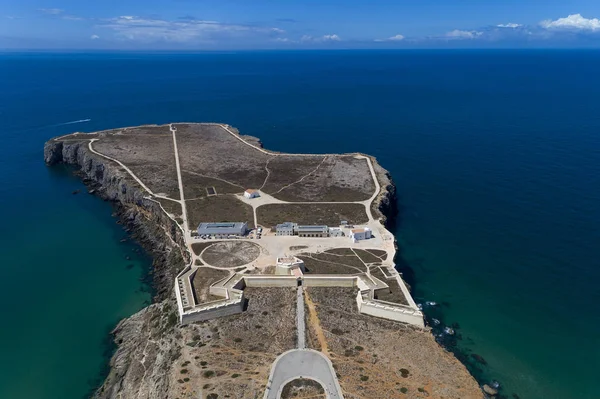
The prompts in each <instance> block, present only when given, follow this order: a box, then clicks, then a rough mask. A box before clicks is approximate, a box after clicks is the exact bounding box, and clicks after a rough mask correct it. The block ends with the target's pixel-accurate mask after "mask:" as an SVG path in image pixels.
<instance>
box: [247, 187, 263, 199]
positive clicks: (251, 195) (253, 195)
mask: <svg viewBox="0 0 600 399" xmlns="http://www.w3.org/2000/svg"><path fill="white" fill-rule="evenodd" d="M244 197H246V198H248V199H252V198H256V197H260V193H259V192H258V190H254V189H251V188H249V189H248V190H246V191H244Z"/></svg>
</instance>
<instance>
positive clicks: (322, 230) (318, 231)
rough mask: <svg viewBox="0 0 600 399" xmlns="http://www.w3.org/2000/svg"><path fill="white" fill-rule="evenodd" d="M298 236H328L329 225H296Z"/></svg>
mask: <svg viewBox="0 0 600 399" xmlns="http://www.w3.org/2000/svg"><path fill="white" fill-rule="evenodd" d="M298 236H299V237H327V236H329V227H327V226H325V225H322V226H298Z"/></svg>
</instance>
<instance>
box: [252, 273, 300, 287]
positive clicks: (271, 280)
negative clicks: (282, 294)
mask: <svg viewBox="0 0 600 399" xmlns="http://www.w3.org/2000/svg"><path fill="white" fill-rule="evenodd" d="M244 280H245V282H246V287H296V286H297V285H298V279H297V278H296V277H294V276H263V275H256V276H244Z"/></svg>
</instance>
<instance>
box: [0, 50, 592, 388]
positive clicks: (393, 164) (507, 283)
mask: <svg viewBox="0 0 600 399" xmlns="http://www.w3.org/2000/svg"><path fill="white" fill-rule="evenodd" d="M599 69H600V54H598V53H597V52H593V51H406V52H378V51H348V52H262V53H207V54H132V53H116V54H111V53H97V54H4V55H0V86H1V87H2V88H3V90H2V91H0V122H2V126H3V130H2V133H1V134H2V137H3V139H4V143H5V146H4V147H3V148H5V151H4V152H3V157H2V158H0V167H1V168H2V169H1V170H2V171H3V173H2V175H0V183H1V184H0V194H1V196H0V198H2V204H3V205H4V206H3V207H2V208H1V212H2V216H3V221H4V222H5V226H7V227H6V228H5V229H2V237H1V238H2V241H1V242H2V243H3V244H4V245H3V248H2V255H1V256H2V259H1V260H2V263H1V264H2V266H3V269H4V277H5V278H4V279H2V288H1V289H0V292H1V294H0V295H2V297H0V299H2V303H3V304H5V305H4V309H5V310H4V312H3V316H4V317H3V318H2V321H1V322H0V323H2V324H1V325H0V331H1V332H0V334H2V335H1V336H0V338H1V339H0V342H3V345H4V347H3V354H4V355H5V356H3V359H2V360H5V359H6V361H3V362H1V363H0V397H2V398H4V397H11V398H12V397H25V398H80V397H82V396H85V395H86V393H87V392H89V389H90V387H92V386H93V384H94V382H95V381H96V380H97V379H98V378H99V377H100V376H101V373H102V370H103V366H104V365H105V359H106V357H105V355H106V350H107V348H109V346H107V332H108V331H109V330H110V328H111V327H112V326H114V325H115V323H116V322H117V321H118V319H119V318H120V317H123V316H126V315H128V314H131V313H133V312H134V311H135V310H137V309H139V308H140V307H141V306H142V305H143V303H144V302H145V301H147V300H148V298H149V295H148V294H147V293H145V292H143V290H142V287H143V285H142V283H141V281H140V278H141V277H142V276H143V273H144V272H143V270H144V268H145V267H147V266H148V263H149V261H148V259H145V258H144V257H143V255H138V254H137V253H136V252H134V251H133V250H132V247H131V246H129V245H126V244H121V243H119V240H120V239H121V238H122V237H124V233H123V231H122V230H121V229H120V227H119V226H117V225H116V224H115V223H114V220H113V219H112V218H111V217H110V214H111V212H112V210H111V208H110V206H109V205H108V204H106V203H104V202H102V201H100V200H98V199H96V198H94V197H92V196H89V195H87V194H85V193H82V194H79V195H72V194H71V191H73V190H74V189H76V188H78V187H81V185H80V183H79V182H78V179H77V178H74V177H71V176H69V173H67V172H65V171H62V170H60V169H47V168H46V167H45V166H44V165H43V162H42V145H43V142H44V141H45V140H46V139H47V138H49V137H52V136H55V135H58V134H65V133H69V132H71V131H73V130H75V129H79V130H83V131H93V130H99V129H105V128H111V127H118V126H132V125H137V124H142V123H166V122H172V121H222V122H226V123H229V124H231V125H234V126H236V127H238V128H239V129H240V130H241V131H242V132H243V133H247V134H252V135H255V136H258V137H260V138H261V139H262V140H263V142H264V143H265V145H266V147H268V148H270V149H274V150H281V151H294V152H350V151H362V152H366V153H370V154H373V155H375V156H376V157H377V158H378V159H379V161H380V162H381V164H382V165H383V166H384V167H386V168H387V169H388V170H389V171H390V172H391V173H392V175H393V176H394V178H395V180H396V182H397V185H398V189H399V194H400V199H399V205H400V206H401V213H400V215H399V220H398V222H399V224H398V229H397V232H396V233H397V237H398V240H399V243H400V245H401V248H402V253H401V257H400V258H399V259H398V261H399V263H400V265H401V268H402V270H403V271H404V272H405V276H406V277H407V278H408V279H409V281H410V282H411V284H412V285H413V287H414V288H415V294H416V297H417V299H418V301H420V302H424V301H436V302H438V303H439V304H441V305H440V306H437V307H426V312H427V314H428V316H429V317H430V318H431V317H435V318H438V319H440V320H441V321H442V323H443V324H442V325H443V326H445V325H448V324H453V323H458V324H459V328H457V329H456V330H457V333H458V334H459V335H460V336H461V337H462V339H459V340H456V342H452V341H451V340H447V339H445V342H446V343H448V344H454V343H455V344H456V346H454V347H453V348H454V349H455V350H456V351H457V353H458V354H459V356H465V358H466V359H467V360H468V361H469V362H470V363H471V366H472V367H475V366H477V364H475V363H474V362H473V361H472V358H471V357H470V356H469V355H470V354H471V353H476V354H478V355H480V356H482V357H483V358H484V359H485V360H486V362H487V365H486V366H478V368H479V369H480V371H478V370H475V369H474V372H476V373H477V375H478V376H479V377H480V378H481V379H482V380H483V381H490V380H491V379H496V380H498V381H499V382H500V383H501V384H502V387H503V389H504V393H505V394H506V395H507V396H508V397H510V396H511V395H512V394H513V393H516V394H518V395H519V396H520V397H521V398H534V399H535V398H557V399H563V398H577V399H580V398H581V399H588V398H589V399H592V398H597V397H599V396H600V389H599V388H598V387H597V384H596V383H595V378H594V377H595V371H596V370H598V369H600V360H599V359H600V352H599V349H598V348H600V312H598V310H597V303H598V301H599V300H600V290H598V289H597V284H596V282H597V280H598V278H599V277H600V267H599V266H600V262H599V261H598V257H597V254H596V248H597V247H598V243H599V242H600V229H599V228H598V226H600V206H599V205H598V204H599V201H598V200H600V161H599V158H598V155H599V154H600V136H599V134H598V133H599V132H600V114H599V113H598V111H597V110H598V109H599V106H600V100H599V99H598V96H597V93H599V92H600V78H599V77H598V74H597V71H598V70H599ZM84 119H90V121H89V122H83V123H78V124H70V125H60V124H62V123H66V122H71V121H78V120H84ZM90 253H91V254H93V255H92V256H90V257H88V256H87V255H88V254H90ZM130 254H131V256H134V258H133V259H132V260H131V261H128V260H126V259H125V257H126V256H128V255H130ZM130 264H133V267H132V268H128V265H130ZM23 277H26V278H23ZM17 281H27V282H28V283H29V284H30V286H29V289H28V290H27V292H25V291H24V290H23V289H22V288H21V287H22V286H20V285H18V284H17V283H16V282H17ZM73 304H75V305H73ZM86 309H93V311H92V312H90V313H86V312H85V310H86ZM32 381H35V384H32Z"/></svg>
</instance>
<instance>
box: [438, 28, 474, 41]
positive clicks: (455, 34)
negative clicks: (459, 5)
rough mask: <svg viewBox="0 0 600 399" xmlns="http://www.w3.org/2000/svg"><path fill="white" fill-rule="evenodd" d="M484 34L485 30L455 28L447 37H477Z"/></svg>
mask: <svg viewBox="0 0 600 399" xmlns="http://www.w3.org/2000/svg"><path fill="white" fill-rule="evenodd" d="M481 35H483V32H477V31H474V30H459V29H455V30H453V31H451V32H448V33H446V37H447V38H450V39H475V38H476V37H479V36H481Z"/></svg>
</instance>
